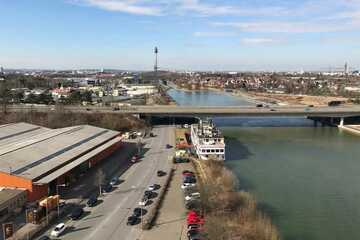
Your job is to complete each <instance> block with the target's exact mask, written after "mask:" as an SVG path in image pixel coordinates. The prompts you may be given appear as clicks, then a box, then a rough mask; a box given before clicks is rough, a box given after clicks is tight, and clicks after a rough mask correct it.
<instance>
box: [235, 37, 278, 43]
mask: <svg viewBox="0 0 360 240" xmlns="http://www.w3.org/2000/svg"><path fill="white" fill-rule="evenodd" d="M275 42H277V41H276V40H275V39H273V38H242V39H241V43H244V44H268V43H275Z"/></svg>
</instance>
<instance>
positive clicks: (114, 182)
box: [110, 177, 119, 186]
mask: <svg viewBox="0 0 360 240" xmlns="http://www.w3.org/2000/svg"><path fill="white" fill-rule="evenodd" d="M118 181H119V179H118V178H117V177H113V178H112V179H111V181H110V185H111V186H114V185H116V184H117V183H118Z"/></svg>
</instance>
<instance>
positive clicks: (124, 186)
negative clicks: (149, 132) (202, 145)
mask: <svg viewBox="0 0 360 240" xmlns="http://www.w3.org/2000/svg"><path fill="white" fill-rule="evenodd" d="M153 133H154V134H155V137H153V138H145V139H143V141H142V142H143V143H145V145H144V148H143V150H144V155H143V158H142V159H141V161H140V162H138V163H136V164H134V165H133V166H131V167H130V168H129V169H128V170H127V171H126V172H125V173H124V174H123V175H121V176H120V180H121V181H123V182H121V183H120V184H119V185H117V186H116V187H115V189H114V190H113V191H112V192H110V193H107V194H105V195H104V196H103V197H102V198H101V200H102V202H101V203H100V204H98V205H97V206H95V207H93V208H89V207H85V208H84V211H85V214H84V216H83V217H82V218H81V219H79V220H77V221H72V220H71V221H68V222H66V226H67V229H66V230H65V232H64V234H62V235H61V236H60V237H59V238H58V239H69V240H78V239H92V240H119V239H122V240H136V239H139V238H140V237H141V234H142V231H141V223H140V224H138V225H137V226H127V225H126V222H127V218H128V217H129V216H130V215H131V214H132V211H133V209H134V208H135V207H138V202H139V200H140V199H141V198H142V196H143V193H144V191H145V189H146V188H147V187H148V186H149V185H151V184H154V183H157V179H158V177H157V175H156V172H157V170H164V171H166V172H169V169H170V167H171V160H170V158H171V156H173V154H174V149H173V148H171V149H166V147H165V145H166V144H167V143H170V144H171V145H174V144H175V143H174V141H175V137H174V128H173V127H171V126H165V127H159V128H154V129H153ZM154 200H155V201H156V198H155V199H154ZM51 230H52V229H50V230H49V231H48V232H47V233H45V234H44V235H49V234H50V231H51Z"/></svg>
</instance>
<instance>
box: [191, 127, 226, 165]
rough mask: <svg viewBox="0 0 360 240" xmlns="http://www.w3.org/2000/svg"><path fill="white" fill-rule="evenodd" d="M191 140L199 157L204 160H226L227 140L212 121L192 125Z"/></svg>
mask: <svg viewBox="0 0 360 240" xmlns="http://www.w3.org/2000/svg"><path fill="white" fill-rule="evenodd" d="M191 141H192V143H193V146H194V149H195V151H196V154H197V155H198V157H199V158H200V159H202V160H208V159H214V160H222V161H223V160H225V141H224V137H223V135H222V134H221V132H220V130H219V129H217V128H216V127H215V125H214V124H213V123H212V121H202V120H200V122H199V123H198V124H192V125H191Z"/></svg>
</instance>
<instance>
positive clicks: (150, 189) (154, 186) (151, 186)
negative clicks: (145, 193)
mask: <svg viewBox="0 0 360 240" xmlns="http://www.w3.org/2000/svg"><path fill="white" fill-rule="evenodd" d="M160 187H161V186H160V185H159V184H153V185H150V186H149V187H148V190H149V191H155V190H157V189H159V188H160Z"/></svg>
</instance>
